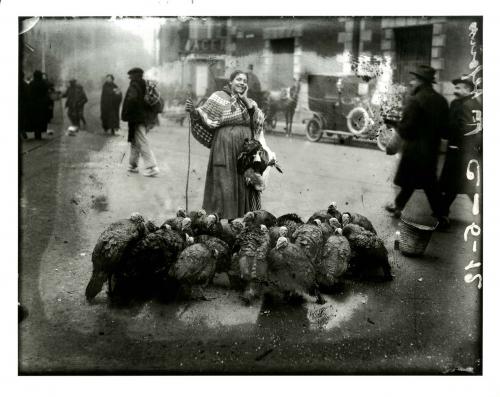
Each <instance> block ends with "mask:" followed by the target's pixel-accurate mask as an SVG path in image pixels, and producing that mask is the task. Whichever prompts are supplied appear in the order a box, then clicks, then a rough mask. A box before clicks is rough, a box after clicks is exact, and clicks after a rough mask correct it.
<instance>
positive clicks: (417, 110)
mask: <svg viewBox="0 0 500 397" xmlns="http://www.w3.org/2000/svg"><path fill="white" fill-rule="evenodd" d="M447 128H448V103H447V102H446V99H444V97H443V96H442V95H440V94H438V93H437V92H436V91H434V89H433V88H432V86H431V85H427V84H425V85H422V86H420V87H417V88H416V89H415V91H414V92H413V94H412V95H411V97H409V98H408V101H407V103H406V105H405V108H404V110H403V117H402V120H401V123H400V124H399V126H398V129H397V130H398V133H399V135H400V136H401V138H403V145H402V151H401V161H400V163H399V167H398V170H397V172H396V177H395V178H394V183H395V184H396V185H398V186H401V187H406V188H414V189H418V188H423V187H427V186H429V185H430V184H431V183H433V182H435V181H436V179H437V176H436V169H437V161H438V155H439V147H440V144H441V137H443V136H445V135H446V131H447Z"/></svg>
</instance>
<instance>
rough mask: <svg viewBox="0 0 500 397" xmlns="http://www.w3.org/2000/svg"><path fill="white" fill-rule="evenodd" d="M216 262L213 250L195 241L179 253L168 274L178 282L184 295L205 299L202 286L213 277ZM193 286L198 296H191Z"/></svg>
mask: <svg viewBox="0 0 500 397" xmlns="http://www.w3.org/2000/svg"><path fill="white" fill-rule="evenodd" d="M216 263H217V260H216V256H215V252H213V250H211V249H210V248H208V247H207V246H206V245H205V244H200V243H195V244H193V245H190V246H188V247H186V248H185V249H184V250H183V251H182V252H181V253H180V255H179V257H178V258H177V261H176V262H175V263H174V265H173V266H172V267H171V268H170V271H169V273H168V274H169V276H170V277H171V278H173V279H175V280H176V281H177V282H178V283H179V285H180V288H181V289H182V292H183V293H184V294H185V295H186V297H189V298H192V297H194V298H201V299H206V298H205V296H204V294H203V290H202V287H206V286H207V285H208V284H209V283H210V281H211V280H212V279H213V277H214V275H215V271H216V268H217V265H216ZM193 286H196V287H198V291H199V295H198V296H192V287H193Z"/></svg>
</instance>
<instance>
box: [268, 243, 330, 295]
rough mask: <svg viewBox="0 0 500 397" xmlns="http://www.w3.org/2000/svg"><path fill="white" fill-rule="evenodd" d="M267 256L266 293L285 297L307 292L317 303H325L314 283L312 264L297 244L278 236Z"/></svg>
mask: <svg viewBox="0 0 500 397" xmlns="http://www.w3.org/2000/svg"><path fill="white" fill-rule="evenodd" d="M268 258H269V267H268V271H267V280H266V282H265V284H266V285H267V288H266V292H267V293H270V294H276V293H278V294H280V295H282V296H284V297H285V298H287V297H290V298H293V297H294V296H296V295H299V296H304V295H305V294H307V295H310V296H314V297H316V302H317V303H319V304H323V303H325V301H324V299H323V297H322V296H321V294H320V293H319V289H318V285H317V283H316V277H315V269H314V266H313V264H312V262H311V260H310V259H309V258H308V256H307V255H306V254H305V252H304V251H303V250H302V249H301V248H300V247H299V246H297V245H296V244H292V243H290V242H289V241H288V239H287V238H286V237H280V238H279V239H278V241H277V243H276V247H275V248H273V249H272V250H271V251H270V252H269V256H268Z"/></svg>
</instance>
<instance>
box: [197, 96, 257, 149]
mask: <svg viewBox="0 0 500 397" xmlns="http://www.w3.org/2000/svg"><path fill="white" fill-rule="evenodd" d="M251 101H252V102H253V104H254V107H253V108H252V109H250V110H249V109H247V108H246V106H245V104H244V103H243V102H242V101H241V99H240V98H239V97H238V96H237V95H235V94H230V93H229V92H228V91H225V90H224V91H216V92H214V93H213V94H212V95H211V96H210V97H209V98H208V99H207V101H206V102H205V103H204V104H203V105H201V106H200V107H198V108H196V112H195V113H194V115H192V116H191V126H192V128H191V129H192V133H193V136H194V137H195V138H196V140H197V141H198V142H200V143H201V144H202V145H204V146H206V147H210V146H211V145H212V139H213V137H214V134H215V130H216V129H217V128H220V127H223V126H228V125H248V126H250V128H251V129H252V131H253V133H254V135H255V137H256V138H257V137H258V136H259V135H262V130H263V126H264V113H263V112H262V110H260V109H259V108H258V107H257V104H256V103H255V102H254V101H253V100H251Z"/></svg>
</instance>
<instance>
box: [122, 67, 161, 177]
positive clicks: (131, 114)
mask: <svg viewBox="0 0 500 397" xmlns="http://www.w3.org/2000/svg"><path fill="white" fill-rule="evenodd" d="M143 75H144V71H143V70H142V69H141V68H133V69H130V70H129V71H128V76H129V79H130V85H129V87H128V89H127V92H126V94H125V99H124V101H123V107H122V120H123V121H127V122H128V141H129V142H130V158H129V167H128V171H129V172H133V173H137V172H139V169H138V165H139V164H138V163H139V158H140V157H142V160H143V161H144V165H145V167H146V171H145V172H144V174H143V175H144V176H149V177H153V176H156V175H158V174H159V173H160V170H159V168H158V167H157V165H156V159H155V156H154V154H153V152H152V150H151V148H150V147H149V141H148V138H147V136H146V134H147V132H148V130H149V129H150V128H152V127H153V126H154V125H155V120H154V119H153V118H152V117H151V115H150V114H149V113H150V112H148V107H147V105H146V102H145V101H144V96H145V95H146V81H145V80H144V79H143V77H142V76H143ZM155 116H156V115H155Z"/></svg>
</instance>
